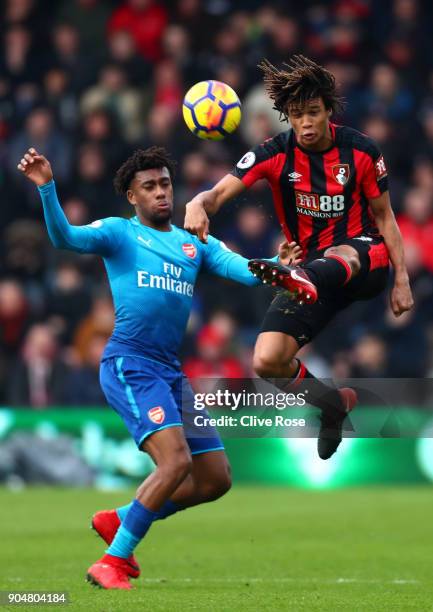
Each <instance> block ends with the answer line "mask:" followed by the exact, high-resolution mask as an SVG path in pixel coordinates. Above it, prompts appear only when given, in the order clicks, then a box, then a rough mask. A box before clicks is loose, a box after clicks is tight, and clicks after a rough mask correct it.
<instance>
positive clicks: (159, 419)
mask: <svg viewBox="0 0 433 612" xmlns="http://www.w3.org/2000/svg"><path fill="white" fill-rule="evenodd" d="M147 416H148V417H149V419H150V420H151V421H153V422H154V423H156V424H157V425H161V423H163V422H164V419H165V412H164V408H163V407H162V406H155V408H151V409H150V410H148V412H147Z"/></svg>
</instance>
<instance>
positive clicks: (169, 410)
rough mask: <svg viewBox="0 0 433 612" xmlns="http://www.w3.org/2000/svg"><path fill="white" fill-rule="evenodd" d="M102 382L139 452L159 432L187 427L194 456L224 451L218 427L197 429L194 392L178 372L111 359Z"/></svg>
mask: <svg viewBox="0 0 433 612" xmlns="http://www.w3.org/2000/svg"><path fill="white" fill-rule="evenodd" d="M100 382H101V387H102V390H103V391H104V394H105V397H106V398H107V402H108V403H109V404H110V405H111V406H112V407H113V408H114V410H115V411H116V412H117V413H118V414H119V415H120V416H121V417H122V419H123V422H124V423H125V425H126V427H127V429H128V431H129V433H130V434H131V436H132V437H133V438H134V440H135V442H136V444H137V446H138V448H140V447H141V444H142V442H143V441H144V440H145V439H146V438H148V437H149V436H150V435H152V434H153V433H154V432H155V431H161V430H162V429H166V428H167V427H176V426H180V427H184V430H185V437H186V440H187V442H188V446H189V448H190V450H191V454H192V455H198V454H199V453H208V452H210V451H213V450H224V445H223V443H222V441H221V438H220V436H219V434H218V432H217V430H216V429H215V427H210V426H207V427H206V429H203V428H202V427H200V428H197V427H196V426H195V425H194V417H195V416H196V415H197V414H202V415H205V416H206V414H207V413H206V411H204V410H200V412H197V411H196V410H195V409H194V392H193V390H192V388H191V385H190V384H189V381H188V379H187V378H186V376H185V375H184V374H183V373H182V372H181V371H180V370H178V369H176V368H170V367H168V366H166V365H164V364H162V363H158V362H156V361H152V360H150V359H145V358H144V357H134V356H130V357H109V358H107V359H104V361H102V363H101V367H100Z"/></svg>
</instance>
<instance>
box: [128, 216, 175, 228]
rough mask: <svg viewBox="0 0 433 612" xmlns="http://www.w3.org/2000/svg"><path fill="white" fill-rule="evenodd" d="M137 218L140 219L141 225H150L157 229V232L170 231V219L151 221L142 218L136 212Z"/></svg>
mask: <svg viewBox="0 0 433 612" xmlns="http://www.w3.org/2000/svg"><path fill="white" fill-rule="evenodd" d="M137 219H138V220H139V221H140V223H141V225H145V226H146V227H150V228H151V229H154V230H157V231H158V232H171V230H172V227H171V222H170V220H168V221H166V222H165V223H162V224H156V223H152V221H150V220H149V219H144V218H143V217H141V216H140V215H139V214H138V213H137Z"/></svg>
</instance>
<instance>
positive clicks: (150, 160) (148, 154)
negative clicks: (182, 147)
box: [113, 147, 176, 195]
mask: <svg viewBox="0 0 433 612" xmlns="http://www.w3.org/2000/svg"><path fill="white" fill-rule="evenodd" d="M153 168H167V169H168V171H169V173H170V178H171V179H172V180H173V178H174V174H175V168H176V162H175V161H174V160H173V159H171V157H170V155H169V154H168V152H167V151H166V150H165V149H164V148H163V147H149V148H148V149H137V150H136V151H134V153H133V154H132V155H131V157H128V159H127V160H126V161H125V162H124V163H123V164H122V165H121V166H120V168H119V169H118V171H117V172H116V174H115V177H114V181H113V183H114V188H115V190H116V192H117V193H118V194H120V195H124V194H125V193H126V192H127V191H128V189H129V188H130V185H131V181H132V180H133V179H134V177H135V173H136V172H140V170H152V169H153Z"/></svg>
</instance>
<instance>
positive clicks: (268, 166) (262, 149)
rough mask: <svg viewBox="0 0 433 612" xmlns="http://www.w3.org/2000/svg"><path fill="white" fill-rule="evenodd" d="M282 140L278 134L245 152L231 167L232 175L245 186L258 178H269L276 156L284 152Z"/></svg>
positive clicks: (248, 185)
mask: <svg viewBox="0 0 433 612" xmlns="http://www.w3.org/2000/svg"><path fill="white" fill-rule="evenodd" d="M282 140H283V139H282V135H280V134H279V135H278V136H276V137H275V138H270V139H269V140H266V141H265V142H263V143H262V144H260V145H258V146H256V147H254V149H251V150H250V151H248V152H247V153H245V155H243V156H242V157H241V159H240V160H239V161H238V163H237V164H236V166H235V167H234V168H233V170H232V172H231V173H232V175H233V176H235V177H236V178H238V179H240V180H241V181H242V182H243V184H244V185H245V187H250V186H251V185H253V184H254V183H255V182H256V181H259V180H260V179H264V178H266V179H268V180H269V179H270V177H271V174H272V170H273V168H274V166H275V162H276V159H277V156H278V155H279V154H281V153H283V152H284V150H283V146H282Z"/></svg>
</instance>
